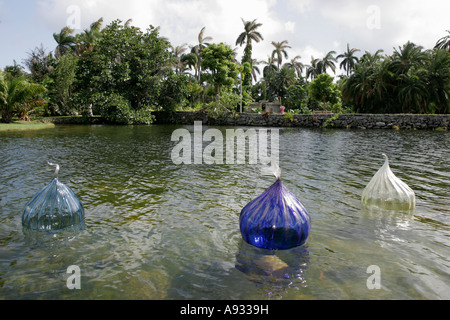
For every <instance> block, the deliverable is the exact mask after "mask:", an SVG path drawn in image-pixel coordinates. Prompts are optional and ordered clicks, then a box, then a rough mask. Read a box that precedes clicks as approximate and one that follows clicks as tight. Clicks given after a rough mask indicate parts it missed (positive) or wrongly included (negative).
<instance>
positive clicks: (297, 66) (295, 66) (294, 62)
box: [287, 56, 305, 77]
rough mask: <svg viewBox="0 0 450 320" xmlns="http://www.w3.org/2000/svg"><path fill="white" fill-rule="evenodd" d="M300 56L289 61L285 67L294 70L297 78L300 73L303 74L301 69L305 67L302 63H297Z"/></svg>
mask: <svg viewBox="0 0 450 320" xmlns="http://www.w3.org/2000/svg"><path fill="white" fill-rule="evenodd" d="M301 58H302V57H301V56H295V57H294V58H292V59H291V61H290V62H289V63H287V66H288V67H289V68H292V69H294V70H295V72H296V73H297V77H300V76H301V74H302V72H303V68H304V67H305V65H304V64H303V63H301V62H300V61H297V60H298V59H301Z"/></svg>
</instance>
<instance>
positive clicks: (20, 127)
mask: <svg viewBox="0 0 450 320" xmlns="http://www.w3.org/2000/svg"><path fill="white" fill-rule="evenodd" d="M54 127H55V124H54V123H51V122H41V121H39V120H34V121H21V120H15V121H13V122H11V123H0V132H4V131H27V130H41V129H52V128H54Z"/></svg>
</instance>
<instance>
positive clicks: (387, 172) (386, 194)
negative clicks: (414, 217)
mask: <svg viewBox="0 0 450 320" xmlns="http://www.w3.org/2000/svg"><path fill="white" fill-rule="evenodd" d="M383 156H384V157H385V159H386V160H385V162H384V165H383V166H382V167H381V168H380V169H379V170H378V172H377V173H376V174H375V175H374V176H373V178H372V180H370V182H369V184H368V185H367V187H366V188H365V189H364V191H363V193H362V196H361V202H362V204H363V205H365V206H366V207H369V208H370V207H378V208H382V209H388V210H411V209H414V207H415V206H416V197H415V194H414V191H413V190H412V189H411V188H410V187H409V186H408V185H407V184H406V183H404V182H403V181H401V180H400V179H399V178H397V177H396V176H395V175H394V173H393V172H392V170H391V168H390V167H389V159H388V157H387V156H386V155H385V154H384V153H383Z"/></svg>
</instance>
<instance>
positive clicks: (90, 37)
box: [76, 18, 131, 56]
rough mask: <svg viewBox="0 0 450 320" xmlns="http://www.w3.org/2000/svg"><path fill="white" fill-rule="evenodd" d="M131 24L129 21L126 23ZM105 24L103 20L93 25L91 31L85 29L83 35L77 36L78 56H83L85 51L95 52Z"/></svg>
mask: <svg viewBox="0 0 450 320" xmlns="http://www.w3.org/2000/svg"><path fill="white" fill-rule="evenodd" d="M129 22H131V19H129V20H128V21H127V22H126V23H125V26H127V24H128V23H129ZM102 23H103V18H100V19H98V20H97V21H95V22H93V23H91V25H90V27H89V29H85V30H84V31H83V33H81V34H77V35H76V43H77V51H78V55H80V56H81V55H82V54H83V53H84V52H85V51H92V50H94V43H95V42H96V41H98V40H99V39H100V37H101V35H102V32H101V27H102Z"/></svg>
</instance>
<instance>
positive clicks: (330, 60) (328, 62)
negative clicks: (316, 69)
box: [320, 51, 336, 73]
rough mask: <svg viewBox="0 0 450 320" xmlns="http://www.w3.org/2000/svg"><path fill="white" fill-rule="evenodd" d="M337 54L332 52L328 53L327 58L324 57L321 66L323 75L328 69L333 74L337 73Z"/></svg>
mask: <svg viewBox="0 0 450 320" xmlns="http://www.w3.org/2000/svg"><path fill="white" fill-rule="evenodd" d="M335 54H336V51H330V52H328V53H327V54H326V55H325V57H323V59H322V61H320V66H321V69H322V70H321V71H322V72H321V73H326V72H327V68H330V69H331V71H333V73H336V65H335V64H334V63H335V62H336V58H335V57H334V56H333V55H335Z"/></svg>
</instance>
